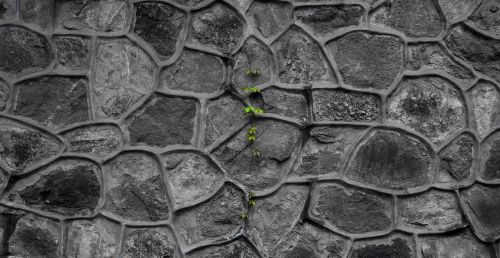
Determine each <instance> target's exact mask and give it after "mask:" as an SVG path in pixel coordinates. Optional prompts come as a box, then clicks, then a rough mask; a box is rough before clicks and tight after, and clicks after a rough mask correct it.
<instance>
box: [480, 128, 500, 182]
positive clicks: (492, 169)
mask: <svg viewBox="0 0 500 258" xmlns="http://www.w3.org/2000/svg"><path fill="white" fill-rule="evenodd" d="M480 163H481V164H480V168H479V173H478V176H479V177H481V178H483V179H485V180H488V181H499V180H500V131H496V132H495V133H493V134H491V135H490V136H488V138H486V139H485V141H483V143H482V144H481V162H480Z"/></svg>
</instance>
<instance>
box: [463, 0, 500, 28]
mask: <svg viewBox="0 0 500 258" xmlns="http://www.w3.org/2000/svg"><path fill="white" fill-rule="evenodd" d="M473 2H474V1H473ZM499 10H500V3H499V2H498V1H494V0H486V1H482V2H481V5H480V6H479V7H478V8H477V9H476V10H475V11H474V13H473V14H472V16H471V17H470V20H471V21H472V22H473V23H474V25H476V26H477V27H478V28H479V29H481V30H483V31H486V32H487V33H491V34H492V35H494V36H497V37H498V36H500V20H499V18H500V13H498V11H499Z"/></svg>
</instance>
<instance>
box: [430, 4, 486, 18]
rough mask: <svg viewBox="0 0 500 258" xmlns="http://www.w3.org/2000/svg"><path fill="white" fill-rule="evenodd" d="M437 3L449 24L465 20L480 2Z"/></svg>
mask: <svg viewBox="0 0 500 258" xmlns="http://www.w3.org/2000/svg"><path fill="white" fill-rule="evenodd" d="M438 2H439V5H440V6H441V10H442V11H443V14H444V16H445V17H446V19H447V20H448V22H450V23H456V22H459V21H462V20H465V19H467V18H468V17H469V16H470V15H471V14H472V12H474V10H475V9H476V8H477V7H478V6H479V4H480V3H481V1H480V0H439V1H438Z"/></svg>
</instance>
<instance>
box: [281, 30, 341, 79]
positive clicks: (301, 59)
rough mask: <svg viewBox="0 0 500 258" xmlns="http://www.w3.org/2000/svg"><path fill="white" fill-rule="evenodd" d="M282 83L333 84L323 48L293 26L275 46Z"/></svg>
mask: <svg viewBox="0 0 500 258" xmlns="http://www.w3.org/2000/svg"><path fill="white" fill-rule="evenodd" d="M273 48H274V51H275V52H276V55H277V61H278V64H277V65H278V78H279V80H280V82H282V83H287V84H291V85H295V86H297V85H298V84H315V83H321V84H324V83H332V77H333V75H332V73H331V70H330V67H329V65H328V61H327V59H326V57H325V56H324V55H323V51H322V50H321V47H320V46H319V45H318V43H316V41H314V40H313V39H312V38H311V37H310V36H309V35H307V34H306V33H305V32H304V31H302V29H300V28H298V27H296V26H293V27H291V28H290V29H288V31H287V32H286V33H285V34H283V35H282V36H281V37H280V38H279V39H278V41H276V42H275V43H274V44H273Z"/></svg>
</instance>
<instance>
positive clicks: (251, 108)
mask: <svg viewBox="0 0 500 258" xmlns="http://www.w3.org/2000/svg"><path fill="white" fill-rule="evenodd" d="M243 112H245V114H252V115H260V114H263V113H264V110H263V109H262V108H259V107H254V106H246V107H245V108H244V109H243Z"/></svg>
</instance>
